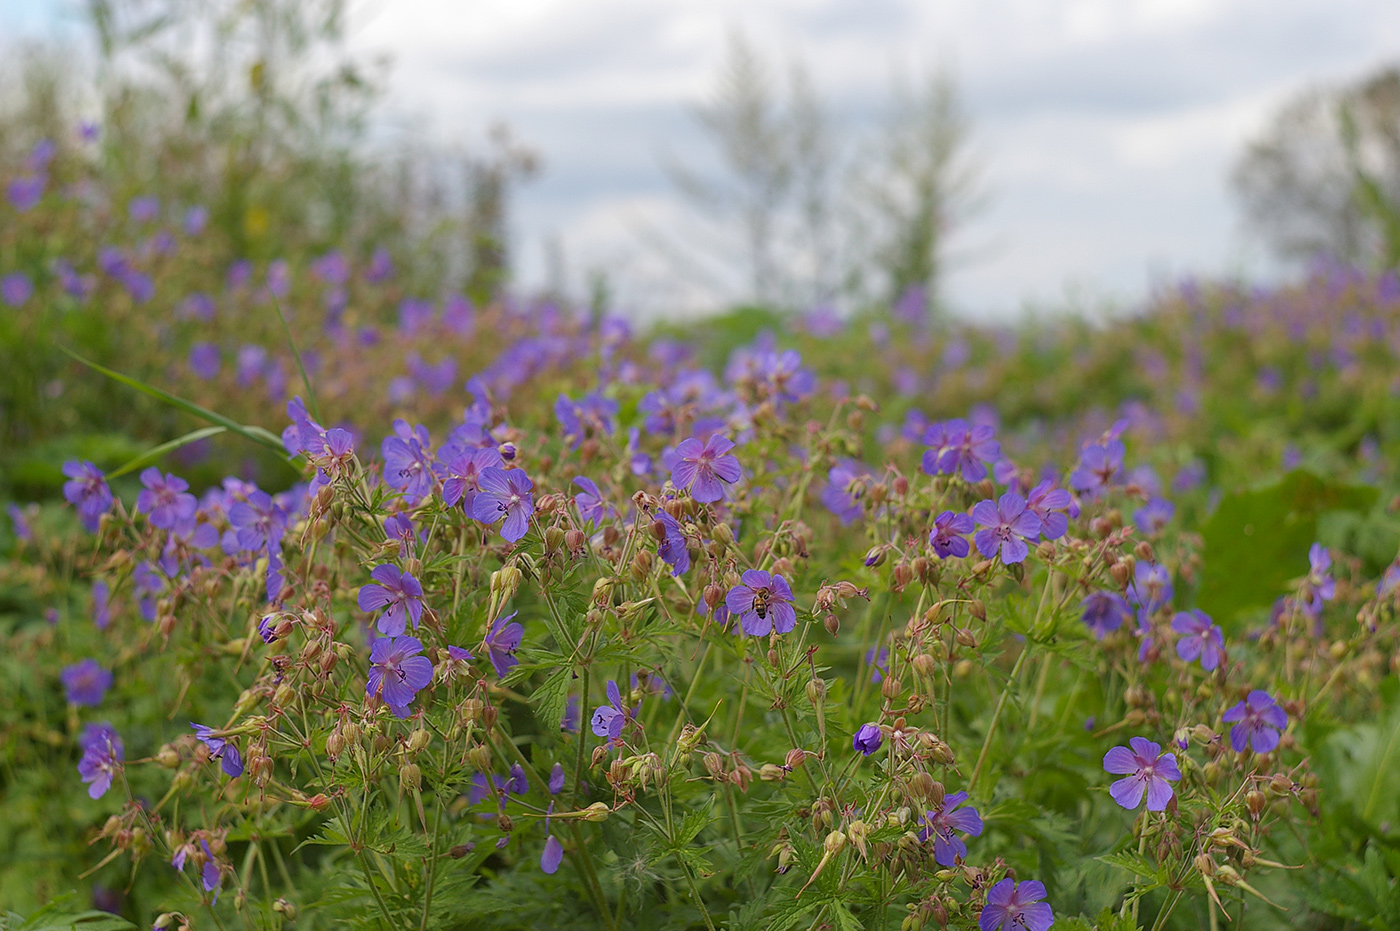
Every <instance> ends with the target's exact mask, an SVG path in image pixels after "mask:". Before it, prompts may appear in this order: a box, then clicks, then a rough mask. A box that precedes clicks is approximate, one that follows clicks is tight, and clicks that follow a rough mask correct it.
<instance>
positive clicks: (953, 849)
mask: <svg viewBox="0 0 1400 931" xmlns="http://www.w3.org/2000/svg"><path fill="white" fill-rule="evenodd" d="M965 801H967V793H966V792H954V793H953V794H952V795H947V796H944V798H943V802H942V804H940V805H939V806H938V807H937V808H935V809H933V810H932V811H926V812H924V817H923V822H924V827H923V828H922V829H921V830H920V831H919V840H920V841H923V842H924V843H927V842H928V839H929V838H930V837H931V838H933V859H934V860H935V861H937V862H938V863H939V864H940V865H941V866H952V865H954V864H955V863H957V862H958V860H959V859H961V858H962V857H965V856H967V844H965V843H963V840H962V838H960V837H958V834H957V832H961V833H963V834H970V835H971V836H973V837H977V836H979V835H980V834H981V833H982V816H981V815H979V814H978V813H977V809H975V808H973V807H972V806H971V805H969V806H968V807H967V808H962V807H960V806H961V805H962V803H963V802H965Z"/></svg>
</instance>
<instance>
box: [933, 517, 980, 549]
mask: <svg viewBox="0 0 1400 931" xmlns="http://www.w3.org/2000/svg"><path fill="white" fill-rule="evenodd" d="M973 526H974V525H973V523H972V515H970V514H964V513H963V512H961V511H944V512H943V513H942V514H939V515H938V516H937V517H936V518H934V520H933V529H932V530H930V531H929V533H928V542H929V546H932V547H933V551H934V552H935V553H937V554H938V558H939V559H947V558H948V557H949V556H956V557H959V558H961V557H963V556H966V555H967V554H968V552H969V548H968V545H967V538H966V537H964V536H962V534H965V533H971V532H972V529H973Z"/></svg>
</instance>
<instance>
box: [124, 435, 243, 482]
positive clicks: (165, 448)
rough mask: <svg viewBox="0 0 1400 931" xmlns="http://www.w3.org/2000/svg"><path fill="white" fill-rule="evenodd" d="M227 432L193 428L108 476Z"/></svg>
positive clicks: (131, 469) (147, 451) (138, 466)
mask: <svg viewBox="0 0 1400 931" xmlns="http://www.w3.org/2000/svg"><path fill="white" fill-rule="evenodd" d="M227 432H228V428H227V427H200V428H199V429H198V430H191V431H190V432H189V433H186V434H185V435H184V436H181V437H177V438H176V439H173V440H170V441H169V442H167V443H161V444H160V445H159V446H155V447H152V448H151V449H148V450H146V451H145V452H144V453H142V454H141V455H139V456H137V457H136V458H135V459H132V460H131V461H130V462H128V463H127V464H126V465H124V466H122V467H121V468H118V469H113V470H112V471H111V472H108V473H107V478H108V479H113V478H116V477H117V476H119V475H125V474H126V473H128V472H135V471H136V470H137V469H139V468H141V467H142V466H144V465H148V464H150V463H152V462H155V461H157V460H159V459H160V457H161V456H164V455H165V454H166V453H170V452H174V451H175V450H177V449H179V448H180V447H181V446H188V445H189V444H191V443H195V442H198V441H199V440H202V439H205V438H206V437H211V436H218V435H219V434H220V433H227Z"/></svg>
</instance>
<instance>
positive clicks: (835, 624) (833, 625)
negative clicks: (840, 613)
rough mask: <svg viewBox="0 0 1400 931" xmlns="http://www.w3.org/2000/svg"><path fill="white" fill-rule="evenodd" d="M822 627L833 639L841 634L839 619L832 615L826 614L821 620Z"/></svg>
mask: <svg viewBox="0 0 1400 931" xmlns="http://www.w3.org/2000/svg"><path fill="white" fill-rule="evenodd" d="M822 626H823V627H825V628H826V632H827V633H829V634H831V636H833V637H835V636H836V635H837V634H839V633H840V632H841V619H840V618H838V617H837V616H836V615H834V614H827V616H826V617H824V618H822Z"/></svg>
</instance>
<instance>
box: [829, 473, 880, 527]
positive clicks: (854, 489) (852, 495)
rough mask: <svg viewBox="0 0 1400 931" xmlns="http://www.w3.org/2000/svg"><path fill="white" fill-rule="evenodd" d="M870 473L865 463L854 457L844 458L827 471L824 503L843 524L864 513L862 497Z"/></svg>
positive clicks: (847, 523) (849, 522)
mask: <svg viewBox="0 0 1400 931" xmlns="http://www.w3.org/2000/svg"><path fill="white" fill-rule="evenodd" d="M869 474H870V470H869V469H867V468H866V467H865V464H864V463H862V462H857V461H855V460H854V459H842V460H840V461H839V462H837V463H836V465H834V466H832V467H831V470H830V471H828V472H827V474H826V478H827V485H826V487H825V488H823V489H822V493H821V501H822V505H823V506H824V507H825V508H826V509H827V510H828V511H830V512H831V513H833V514H835V515H836V518H837V520H839V521H841V523H842V525H843V526H844V525H849V524H851V523H852V522H853V521H855V520H857V519H859V518H860V516H861V514H862V513H864V511H865V508H864V507H863V506H862V505H861V502H860V499H861V496H862V494H863V493H864V491H865V488H864V485H865V482H864V479H865V477H866V476H867V475H869Z"/></svg>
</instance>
